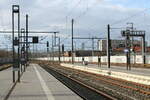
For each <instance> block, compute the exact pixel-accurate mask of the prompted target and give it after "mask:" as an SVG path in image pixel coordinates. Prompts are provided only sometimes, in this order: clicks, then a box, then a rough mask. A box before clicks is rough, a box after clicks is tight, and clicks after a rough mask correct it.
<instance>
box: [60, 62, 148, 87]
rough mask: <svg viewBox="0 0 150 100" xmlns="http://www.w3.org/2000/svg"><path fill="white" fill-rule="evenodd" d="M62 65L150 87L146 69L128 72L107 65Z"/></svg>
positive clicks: (133, 69)
mask: <svg viewBox="0 0 150 100" xmlns="http://www.w3.org/2000/svg"><path fill="white" fill-rule="evenodd" d="M61 65H62V66H64V67H70V68H75V69H78V70H83V71H87V72H91V73H95V74H102V75H107V76H111V77H115V78H120V79H124V80H128V81H133V82H136V83H141V84H146V85H150V69H146V68H145V69H144V68H132V69H131V70H126V67H121V66H120V67H119V66H111V68H107V66H106V65H102V66H101V67H99V66H98V65H96V64H88V65H83V64H81V63H74V64H69V63H62V64H61Z"/></svg>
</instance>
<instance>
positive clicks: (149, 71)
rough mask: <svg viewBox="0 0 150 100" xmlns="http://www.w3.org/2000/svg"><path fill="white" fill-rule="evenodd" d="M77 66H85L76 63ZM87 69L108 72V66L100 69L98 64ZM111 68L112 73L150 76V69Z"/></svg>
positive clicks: (90, 65)
mask: <svg viewBox="0 0 150 100" xmlns="http://www.w3.org/2000/svg"><path fill="white" fill-rule="evenodd" d="M75 65H83V64H81V63H75ZM86 67H89V68H96V69H102V70H108V68H107V65H101V67H99V66H98V65H97V64H88V65H86ZM110 67H111V71H118V72H124V73H131V74H135V75H143V76H150V69H148V68H132V67H131V70H127V69H126V67H122V66H110Z"/></svg>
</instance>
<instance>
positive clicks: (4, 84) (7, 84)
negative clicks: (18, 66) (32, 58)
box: [0, 68, 13, 100]
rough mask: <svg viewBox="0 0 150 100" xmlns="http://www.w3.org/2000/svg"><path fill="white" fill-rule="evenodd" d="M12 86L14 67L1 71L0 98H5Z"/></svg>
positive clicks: (0, 99) (1, 99)
mask: <svg viewBox="0 0 150 100" xmlns="http://www.w3.org/2000/svg"><path fill="white" fill-rule="evenodd" d="M12 86H13V83H12V69H11V68H9V69H6V70H3V71H0V100H3V99H4V97H5V96H6V94H7V93H8V92H9V90H10V89H11V87H12Z"/></svg>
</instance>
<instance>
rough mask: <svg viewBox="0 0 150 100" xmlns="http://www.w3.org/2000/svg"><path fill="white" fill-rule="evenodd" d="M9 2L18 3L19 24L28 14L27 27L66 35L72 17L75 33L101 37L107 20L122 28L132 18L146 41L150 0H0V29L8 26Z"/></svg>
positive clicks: (116, 34)
mask: <svg viewBox="0 0 150 100" xmlns="http://www.w3.org/2000/svg"><path fill="white" fill-rule="evenodd" d="M13 4H19V5H20V11H21V27H24V26H25V15H26V14H29V29H30V30H44V31H55V30H58V31H60V33H61V36H63V37H68V35H69V34H70V32H71V30H70V27H71V19H72V18H74V20H75V24H74V28H75V29H74V33H75V36H84V37H89V36H96V37H101V38H103V37H106V35H107V34H106V32H107V29H106V26H107V24H110V25H111V27H115V28H118V27H119V28H120V27H121V28H125V27H126V26H129V25H127V23H128V22H133V23H134V27H135V28H136V29H137V30H145V31H146V32H147V33H146V39H147V40H149V41H150V38H149V36H150V29H149V27H150V23H149V22H150V8H149V5H150V0H0V30H10V29H11V9H12V5H13ZM111 37H112V38H121V35H120V30H111ZM62 40H63V39H62ZM45 41H46V40H45ZM67 41H69V39H68V40H66V41H65V43H67ZM4 42H5V41H4ZM77 42H78V41H77Z"/></svg>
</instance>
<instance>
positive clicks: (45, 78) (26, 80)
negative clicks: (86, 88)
mask: <svg viewBox="0 0 150 100" xmlns="http://www.w3.org/2000/svg"><path fill="white" fill-rule="evenodd" d="M8 100H82V98H80V97H79V96H78V95H77V94H75V93H74V92H72V91H71V90H70V89H69V88H67V87H66V86H65V85H63V84H62V83H61V82H59V81H58V80H57V79H56V78H54V77H53V76H52V75H50V74H49V73H48V72H46V71H45V70H44V69H43V68H41V67H40V66H39V65H37V64H31V65H30V66H29V67H28V68H27V70H26V72H25V73H24V74H23V76H22V77H21V82H20V83H17V85H16V87H15V88H14V90H13V91H12V93H11V95H10V96H9V99H8Z"/></svg>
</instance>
